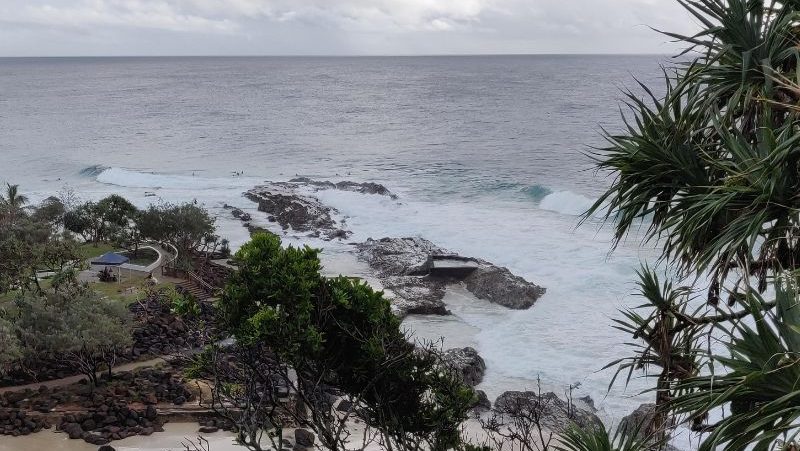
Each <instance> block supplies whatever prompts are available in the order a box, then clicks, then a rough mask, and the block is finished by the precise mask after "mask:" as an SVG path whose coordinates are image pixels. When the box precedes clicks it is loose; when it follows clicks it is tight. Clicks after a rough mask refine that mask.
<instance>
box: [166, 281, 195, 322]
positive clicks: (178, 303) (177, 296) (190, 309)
mask: <svg viewBox="0 0 800 451" xmlns="http://www.w3.org/2000/svg"><path fill="white" fill-rule="evenodd" d="M162 296H164V298H165V299H166V300H167V302H169V306H170V310H171V311H172V313H174V314H176V315H178V316H189V317H197V316H199V315H200V304H199V303H198V302H197V299H196V298H195V297H194V296H192V295H191V294H188V293H186V294H181V293H178V291H177V290H176V289H175V287H174V286H170V287H168V288H167V289H166V290H163V291H162Z"/></svg>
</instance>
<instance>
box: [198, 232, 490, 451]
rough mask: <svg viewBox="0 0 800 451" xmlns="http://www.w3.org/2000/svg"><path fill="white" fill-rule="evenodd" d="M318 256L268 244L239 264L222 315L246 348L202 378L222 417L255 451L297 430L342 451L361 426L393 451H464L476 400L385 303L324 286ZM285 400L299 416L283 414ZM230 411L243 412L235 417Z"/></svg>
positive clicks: (212, 356) (358, 287)
mask: <svg viewBox="0 0 800 451" xmlns="http://www.w3.org/2000/svg"><path fill="white" fill-rule="evenodd" d="M318 253H319V251H318V250H315V249H311V248H308V247H306V248H294V247H286V248H284V247H282V246H281V242H280V239H279V238H278V237H277V236H275V235H272V234H268V233H261V234H256V235H255V236H254V237H253V239H252V241H251V242H249V243H247V244H245V245H244V246H243V247H242V248H241V249H240V250H239V251H238V252H237V253H236V255H235V256H234V257H233V258H234V261H235V262H236V264H237V266H238V271H236V272H235V273H234V274H233V275H232V276H231V278H230V280H229V282H228V284H227V286H226V288H225V290H224V293H223V295H222V298H221V300H220V303H219V310H220V315H221V318H222V320H221V322H222V324H224V327H225V328H226V330H228V331H229V332H230V333H231V334H232V336H233V337H234V338H235V340H236V345H235V348H234V350H230V349H229V350H227V352H226V350H222V349H219V348H217V347H212V348H209V349H208V350H207V352H206V353H204V354H203V355H202V356H201V358H200V359H198V361H197V362H196V364H195V367H194V370H193V372H194V373H195V375H206V377H210V378H212V379H213V381H214V383H213V387H214V393H215V396H214V402H213V406H212V407H214V408H215V409H216V410H218V411H219V412H221V413H222V414H223V415H224V416H225V417H226V418H228V419H229V420H230V421H231V422H233V423H234V424H235V425H236V431H237V433H238V435H237V438H238V441H239V442H240V443H241V444H243V445H245V446H246V447H248V448H249V449H252V450H261V449H265V448H263V446H265V445H264V444H263V443H262V437H264V436H265V435H264V434H267V435H266V436H267V437H269V438H271V439H272V440H271V441H270V443H269V446H270V447H278V448H279V447H280V443H282V440H283V433H282V430H283V428H285V427H288V426H290V425H292V424H294V425H296V426H302V427H307V428H309V429H311V430H313V431H314V432H315V433H316V435H317V436H318V437H319V439H320V442H321V444H322V446H324V447H325V448H328V449H331V450H343V449H346V447H347V442H348V440H349V438H350V434H351V424H350V423H351V422H353V421H354V420H356V418H358V419H360V420H363V421H364V422H365V423H366V427H368V428H374V429H373V430H374V431H375V432H376V437H377V440H379V441H380V443H382V444H383V446H384V447H386V448H387V449H406V450H411V449H420V447H421V446H424V447H425V448H429V449H433V450H445V449H453V448H457V447H459V446H460V445H461V439H460V429H459V427H460V424H461V423H462V422H463V421H464V420H465V419H466V418H467V411H468V409H469V408H470V407H471V406H472V405H473V404H474V402H473V400H474V396H475V395H474V393H473V391H472V389H471V388H469V387H468V386H466V385H464V383H463V382H462V381H461V379H460V377H459V376H458V375H457V374H456V373H455V372H453V371H451V370H450V369H449V368H448V367H446V366H444V365H443V363H442V360H441V358H440V357H439V356H438V354H437V353H436V352H435V349H434V348H432V347H424V348H417V347H416V346H415V345H414V344H413V343H412V341H410V340H409V337H408V336H406V334H405V333H403V332H402V331H401V329H400V319H398V318H397V317H396V316H395V315H394V314H392V312H391V309H390V306H389V302H388V301H387V300H386V299H385V298H384V297H383V294H382V293H380V292H375V291H373V290H372V289H371V288H370V287H369V286H367V285H366V284H364V283H362V282H359V281H354V280H352V279H349V278H346V277H338V278H334V279H327V278H324V277H322V276H321V275H320V269H321V265H320V261H319V257H318ZM231 355H232V356H233V363H231V360H230V357H231ZM285 393H294V394H295V397H296V401H295V405H294V406H292V407H291V408H289V409H276V407H275V406H278V405H280V402H279V399H280V398H281V397H282V396H285ZM231 405H234V406H244V407H243V408H242V409H241V411H240V412H237V413H235V414H234V413H231V412H229V409H228V408H227V407H226V406H231ZM287 417H288V420H287ZM367 436H368V434H367V433H366V432H365V439H364V440H369V441H372V440H375V439H376V438H366V437H367ZM276 444H277V445H276ZM423 444H424V445H423Z"/></svg>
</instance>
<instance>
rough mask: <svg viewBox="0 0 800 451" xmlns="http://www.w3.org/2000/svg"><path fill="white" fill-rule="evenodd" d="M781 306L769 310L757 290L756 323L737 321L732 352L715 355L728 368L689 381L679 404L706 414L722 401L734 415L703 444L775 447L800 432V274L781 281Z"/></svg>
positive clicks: (696, 413)
mask: <svg viewBox="0 0 800 451" xmlns="http://www.w3.org/2000/svg"><path fill="white" fill-rule="evenodd" d="M776 291H777V292H776V301H777V309H776V312H774V313H764V312H763V308H762V305H763V299H760V296H759V295H758V294H757V293H752V299H751V300H750V307H749V309H750V311H751V313H752V315H753V319H754V322H755V324H754V325H753V326H750V325H748V324H746V323H744V322H742V323H736V324H734V325H733V327H734V328H735V329H736V330H735V331H731V340H732V341H731V342H730V343H728V344H727V349H728V351H729V354H728V355H717V356H715V358H714V360H715V361H717V362H719V363H720V364H721V365H722V366H723V367H724V369H725V372H724V373H723V374H721V375H714V374H712V375H705V376H699V377H695V378H692V379H689V380H686V381H683V382H682V383H681V384H679V385H678V387H677V393H678V395H679V396H678V397H677V399H676V401H675V402H674V405H673V408H674V409H676V410H677V411H678V412H681V413H686V414H689V415H691V416H692V417H693V418H698V419H703V418H704V417H705V416H706V415H707V414H708V413H709V412H711V411H713V410H714V409H716V408H719V407H722V406H729V407H730V415H728V416H727V417H725V418H724V419H723V420H722V421H720V422H719V423H718V424H716V425H715V427H714V428H713V430H712V431H711V434H710V435H709V436H708V438H707V439H706V440H705V441H704V442H703V444H702V446H701V447H700V449H701V450H703V451H706V450H713V449H726V450H739V449H744V448H746V447H748V445H753V444H754V445H755V446H756V447H755V449H769V448H770V446H771V445H772V443H774V441H775V440H776V439H778V438H779V437H781V436H782V435H783V434H788V435H789V437H790V439H794V438H795V437H796V435H797V434H798V433H799V432H800V427H798V419H800V327H799V326H800V304H799V303H800V292H798V283H797V280H796V279H795V280H791V279H786V280H783V281H780V282H778V283H777V284H776Z"/></svg>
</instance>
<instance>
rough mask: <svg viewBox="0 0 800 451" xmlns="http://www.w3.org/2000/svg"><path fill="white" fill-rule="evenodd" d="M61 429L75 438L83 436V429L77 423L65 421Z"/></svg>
mask: <svg viewBox="0 0 800 451" xmlns="http://www.w3.org/2000/svg"><path fill="white" fill-rule="evenodd" d="M61 430H62V431H64V432H65V433H66V434H67V435H69V438H71V439H73V440H76V439H79V438H81V437H82V436H83V429H81V425H79V424H78V423H66V424H63V425H62V426H61Z"/></svg>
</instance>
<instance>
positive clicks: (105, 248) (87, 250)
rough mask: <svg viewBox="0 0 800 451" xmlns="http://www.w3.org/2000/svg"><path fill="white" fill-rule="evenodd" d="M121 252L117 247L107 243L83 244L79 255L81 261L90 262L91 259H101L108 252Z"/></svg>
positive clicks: (79, 249)
mask: <svg viewBox="0 0 800 451" xmlns="http://www.w3.org/2000/svg"><path fill="white" fill-rule="evenodd" d="M116 250H119V249H117V248H116V247H115V246H112V245H110V244H107V243H97V244H93V243H83V244H81V245H80V247H79V248H78V255H80V256H81V259H83V260H88V259H90V258H94V257H99V256H101V255H103V254H105V253H106V252H111V251H116Z"/></svg>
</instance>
